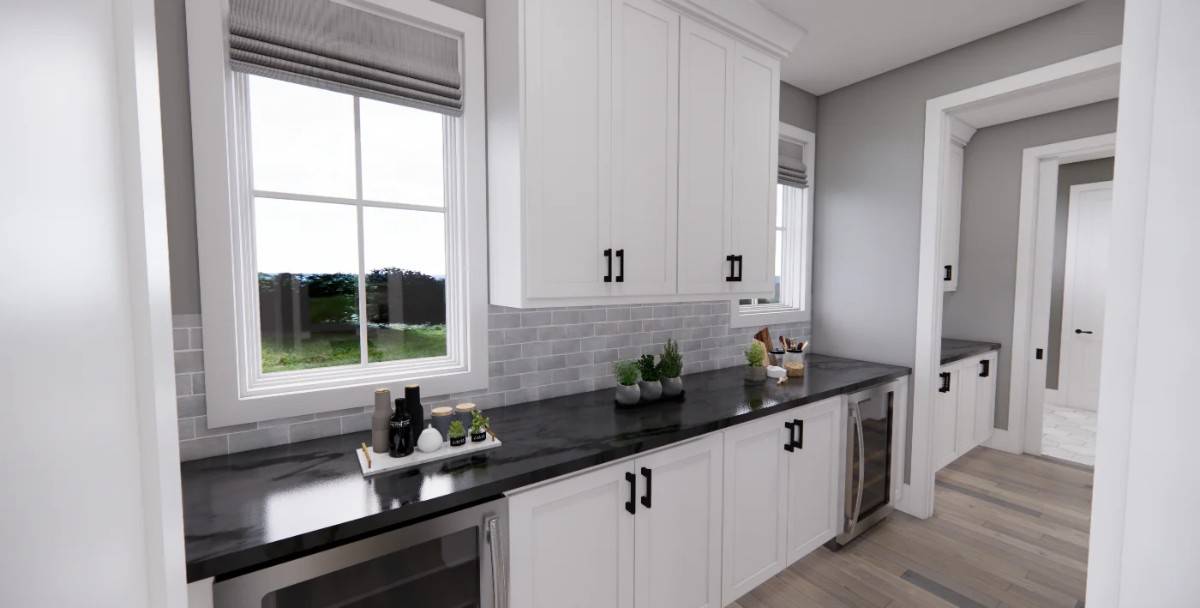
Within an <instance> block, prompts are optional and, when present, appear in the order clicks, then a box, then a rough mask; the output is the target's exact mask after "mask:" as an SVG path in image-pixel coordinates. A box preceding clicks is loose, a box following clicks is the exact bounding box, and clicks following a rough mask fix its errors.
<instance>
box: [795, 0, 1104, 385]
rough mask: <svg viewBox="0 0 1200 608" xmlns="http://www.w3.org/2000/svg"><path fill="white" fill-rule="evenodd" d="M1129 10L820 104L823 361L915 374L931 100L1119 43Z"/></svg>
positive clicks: (958, 51) (1018, 30)
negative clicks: (843, 359)
mask: <svg viewBox="0 0 1200 608" xmlns="http://www.w3.org/2000/svg"><path fill="white" fill-rule="evenodd" d="M1123 8H1124V5H1123V3H1122V2H1121V1H1120V0H1088V1H1087V2H1084V3H1082V4H1079V5H1076V6H1073V7H1070V8H1067V9H1064V10H1062V11H1059V12H1057V13H1053V14H1051V15H1047V16H1046V17H1043V18H1041V19H1037V20H1035V21H1031V22H1029V23H1026V24H1023V25H1020V26H1017V27H1015V28H1012V29H1009V30H1005V31H1003V32H1000V33H998V34H995V35H993V36H989V37H987V38H983V39H981V40H977V41H974V42H971V43H969V44H966V45H963V46H961V47H958V48H955V49H952V50H949V51H946V52H945V53H941V54H939V55H935V56H933V57H930V58H928V59H924V60H921V61H919V62H916V63H913V64H910V65H907V66H904V67H902V68H899V69H896V70H893V71H891V72H888V73H886V74H881V75H879V76H876V77H874V78H871V79H868V80H865V81H863V82H860V83H856V84H854V85H851V86H849V87H845V88H843V89H839V90H837V91H833V92H831V93H828V94H826V95H822V96H821V97H819V98H818V100H817V107H818V112H817V134H818V136H819V138H820V139H819V141H820V145H818V146H817V166H818V167H820V173H821V175H820V179H818V180H816V196H817V200H818V201H820V205H819V207H818V208H817V210H816V211H815V213H814V215H815V221H816V223H815V234H816V236H815V238H814V255H813V260H814V275H813V280H814V283H813V298H814V303H813V308H814V310H813V345H814V348H815V349H816V350H817V351H820V352H825V353H829V354H834V355H842V356H849V357H857V358H860V359H868V360H875V361H881V362H886V363H893V364H900V365H912V362H913V354H914V345H915V337H916V315H917V254H918V249H919V244H920V213H921V211H920V210H921V173H922V151H923V144H924V135H925V134H924V126H925V101H926V100H928V99H930V98H932V97H937V96H939V95H944V94H946V93H951V92H954V91H957V90H960V89H964V88H967V87H970V86H973V85H977V84H980V83H983V82H987V81H990V80H995V79H997V78H1002V77H1005V76H1010V75H1012V74H1017V73H1020V72H1023V71H1026V70H1030V69H1033V68H1036V67H1040V66H1043V65H1046V64H1050V63H1054V62H1056V61H1062V60H1064V59H1069V58H1071V57H1076V56H1078V55H1082V54H1084V53H1089V52H1092V51H1096V50H1099V49H1103V48H1107V47H1110V46H1114V45H1117V44H1120V43H1121V20H1122V11H1123Z"/></svg>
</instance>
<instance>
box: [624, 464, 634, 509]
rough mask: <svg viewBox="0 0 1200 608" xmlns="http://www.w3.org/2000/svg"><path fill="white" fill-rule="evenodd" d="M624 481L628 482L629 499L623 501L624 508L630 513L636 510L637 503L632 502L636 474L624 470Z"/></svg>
mask: <svg viewBox="0 0 1200 608" xmlns="http://www.w3.org/2000/svg"><path fill="white" fill-rule="evenodd" d="M625 481H628V482H629V500H627V501H625V510H626V511H629V513H630V514H631V515H632V514H633V513H636V512H637V505H636V504H634V502H633V497H634V496H636V495H637V476H636V475H634V474H633V473H630V472H628V471H626V472H625Z"/></svg>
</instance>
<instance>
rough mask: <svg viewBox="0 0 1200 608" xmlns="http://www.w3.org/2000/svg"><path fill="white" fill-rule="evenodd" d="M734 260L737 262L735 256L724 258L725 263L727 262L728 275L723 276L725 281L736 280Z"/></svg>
mask: <svg viewBox="0 0 1200 608" xmlns="http://www.w3.org/2000/svg"><path fill="white" fill-rule="evenodd" d="M736 260H737V256H736V255H727V256H725V261H726V262H729V274H728V275H726V276H725V280H726V281H736V280H737V271H736V270H735V266H734V265H735V264H736Z"/></svg>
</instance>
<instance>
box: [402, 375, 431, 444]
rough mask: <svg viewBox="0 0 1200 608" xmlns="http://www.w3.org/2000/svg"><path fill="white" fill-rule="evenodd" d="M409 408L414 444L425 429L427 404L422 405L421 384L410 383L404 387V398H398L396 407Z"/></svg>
mask: <svg viewBox="0 0 1200 608" xmlns="http://www.w3.org/2000/svg"><path fill="white" fill-rule="evenodd" d="M401 402H404V403H403V407H405V409H407V410H408V416H409V420H410V424H411V428H412V431H411V433H412V445H414V446H415V445H417V438H418V437H420V436H421V431H423V430H425V406H423V405H421V386H420V385H418V384H409V385H408V386H405V387H404V398H403V399H397V400H396V409H397V410H399V409H400V407H401Z"/></svg>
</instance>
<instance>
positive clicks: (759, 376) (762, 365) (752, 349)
mask: <svg viewBox="0 0 1200 608" xmlns="http://www.w3.org/2000/svg"><path fill="white" fill-rule="evenodd" d="M746 364H747V367H746V382H747V383H748V384H758V383H760V382H766V381H767V347H766V345H764V344H763V343H762V342H759V341H758V340H754V341H752V342H750V346H747V347H746Z"/></svg>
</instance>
